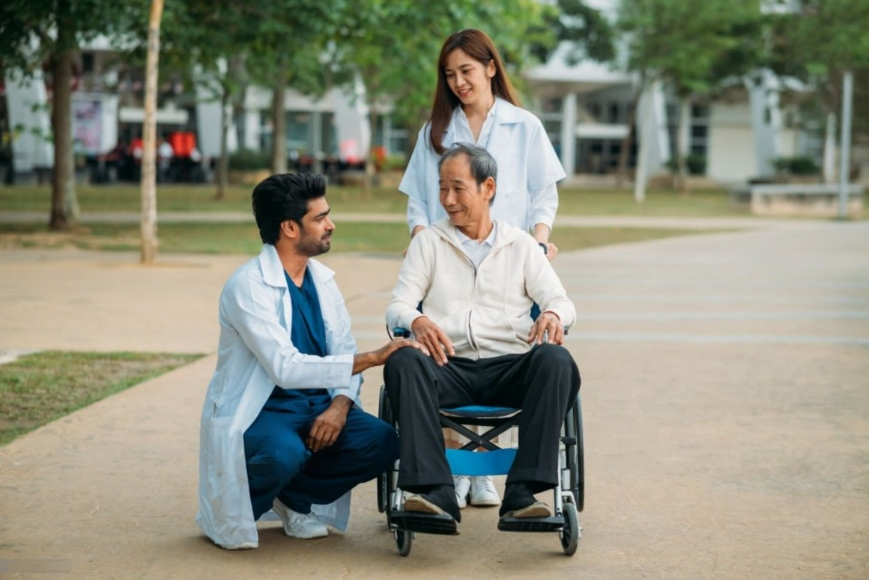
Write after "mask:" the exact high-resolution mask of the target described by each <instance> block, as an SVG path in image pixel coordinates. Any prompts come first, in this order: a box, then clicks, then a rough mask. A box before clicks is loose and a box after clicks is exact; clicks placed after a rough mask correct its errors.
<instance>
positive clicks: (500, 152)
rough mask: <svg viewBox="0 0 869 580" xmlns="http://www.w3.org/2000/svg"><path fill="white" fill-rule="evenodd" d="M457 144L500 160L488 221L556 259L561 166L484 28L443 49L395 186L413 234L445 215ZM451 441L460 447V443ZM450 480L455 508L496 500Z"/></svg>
mask: <svg viewBox="0 0 869 580" xmlns="http://www.w3.org/2000/svg"><path fill="white" fill-rule="evenodd" d="M459 142H464V143H473V144H476V145H478V146H481V147H484V148H485V149H486V150H488V151H489V153H490V154H491V155H492V157H494V158H495V161H496V162H497V163H498V180H497V181H498V190H497V192H496V195H495V199H494V202H493V205H492V218H494V219H498V220H502V221H505V222H507V223H510V224H512V225H514V226H516V227H519V228H522V229H524V230H526V231H530V232H531V233H532V234H533V236H534V238H535V239H536V240H537V242H538V243H539V244H540V245H541V247H542V248H543V250H544V251H545V252H546V255H547V257H548V258H549V259H550V260H552V259H553V258H555V255H556V254H557V253H558V248H557V247H556V246H555V245H554V244H552V243H550V242H549V234H550V232H551V230H552V223H553V221H554V220H555V212H556V210H557V209H558V190H557V189H556V183H557V182H558V181H559V180H561V179H563V178H564V177H565V173H564V169H563V168H562V167H561V162H560V161H559V159H558V156H557V155H556V154H555V150H554V149H553V147H552V143H551V142H550V141H549V137H548V136H547V134H546V131H545V129H544V128H543V124H542V123H541V122H540V120H539V119H538V118H537V117H535V116H534V115H532V114H531V113H529V112H528V111H526V110H525V109H522V108H521V107H520V106H519V101H518V99H517V98H516V95H515V94H514V91H513V87H512V85H511V83H510V79H509V78H508V77H507V73H506V71H505V70H504V65H503V63H502V62H501V57H500V55H499V54H498V50H497V49H496V48H495V45H494V43H493V42H492V39H491V38H489V36H488V35H487V34H486V33H485V32H483V31H481V30H475V29H465V30H460V31H459V32H456V33H454V34H452V35H451V36H450V37H449V38H447V40H446V41H445V42H444V45H443V47H442V48H441V52H440V56H439V57H438V65H437V87H436V89H435V95H434V102H433V104H432V113H431V118H430V119H429V120H428V122H427V123H426V124H425V125H424V126H423V128H422V129H420V132H419V136H418V138H417V141H416V147H415V148H414V150H413V154H412V155H411V157H410V161H409V162H408V166H407V170H406V171H405V173H404V177H403V178H402V180H401V183H400V184H399V186H398V189H399V190H400V191H401V192H402V193H404V194H406V195H407V223H408V227H409V228H410V231H411V237H413V236H415V235H416V234H417V233H418V232H419V231H420V230H422V229H424V228H426V227H428V226H429V225H430V224H432V223H434V222H435V221H437V220H439V219H441V218H443V217H445V216H446V213H445V212H444V210H443V207H442V206H441V204H440V200H439V195H440V187H439V183H438V167H437V163H438V159H439V158H440V156H441V154H443V152H444V151H445V150H446V149H447V148H449V147H450V146H451V145H452V144H453V143H459ZM450 442H451V443H453V446H458V445H456V443H458V441H456V440H452V441H450ZM448 444H449V443H448ZM454 479H455V486H456V496H457V499H458V501H459V506H460V507H465V505H466V504H467V497H468V496H470V501H471V505H475V506H497V505H499V504H500V503H501V500H500V497H499V496H498V492H497V491H496V490H495V486H494V484H493V482H492V479H491V477H471V478H469V477H467V476H455V477H454Z"/></svg>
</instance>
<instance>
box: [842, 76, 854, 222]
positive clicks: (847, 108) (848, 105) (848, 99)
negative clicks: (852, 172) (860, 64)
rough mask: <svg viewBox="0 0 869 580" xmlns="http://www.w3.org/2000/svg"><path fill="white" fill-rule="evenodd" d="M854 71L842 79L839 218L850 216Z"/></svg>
mask: <svg viewBox="0 0 869 580" xmlns="http://www.w3.org/2000/svg"><path fill="white" fill-rule="evenodd" d="M853 97H854V73H853V72H851V71H848V72H846V73H845V78H844V79H842V145H841V154H840V158H839V219H842V220H843V219H845V218H847V217H848V173H849V168H850V166H851V115H852V113H853V110H852V109H853Z"/></svg>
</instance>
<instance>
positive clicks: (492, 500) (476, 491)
mask: <svg viewBox="0 0 869 580" xmlns="http://www.w3.org/2000/svg"><path fill="white" fill-rule="evenodd" d="M470 480H471V505H472V506H477V507H493V506H498V505H501V497H500V496H499V495H498V492H497V490H495V483H494V482H493V481H492V478H491V477H489V476H488V475H486V476H482V477H471V478H470Z"/></svg>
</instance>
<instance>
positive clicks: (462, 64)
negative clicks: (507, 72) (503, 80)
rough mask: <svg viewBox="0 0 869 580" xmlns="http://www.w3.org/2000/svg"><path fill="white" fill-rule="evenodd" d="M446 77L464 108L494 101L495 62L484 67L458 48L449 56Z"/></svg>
mask: <svg viewBox="0 0 869 580" xmlns="http://www.w3.org/2000/svg"><path fill="white" fill-rule="evenodd" d="M444 75H445V76H446V79H447V85H449V87H450V90H451V91H453V94H454V95H456V97H458V98H459V101H461V102H462V106H467V105H473V104H477V103H488V102H489V101H490V100H491V99H492V77H494V76H495V63H494V62H493V61H489V63H488V64H486V65H484V64H483V63H481V62H480V61H478V60H475V59H473V58H471V57H470V56H468V55H467V53H465V51H463V50H462V49H461V48H457V49H455V50H454V51H452V52H451V53H450V54H449V55H447V58H446V63H445V64H444Z"/></svg>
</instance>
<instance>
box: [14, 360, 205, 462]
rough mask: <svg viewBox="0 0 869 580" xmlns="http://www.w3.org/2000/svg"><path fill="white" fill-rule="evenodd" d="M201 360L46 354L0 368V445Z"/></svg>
mask: <svg viewBox="0 0 869 580" xmlns="http://www.w3.org/2000/svg"><path fill="white" fill-rule="evenodd" d="M202 356H203V355H199V354H153V353H134V352H115V353H94V352H60V351H44V352H38V353H34V354H31V355H27V356H24V357H21V358H20V359H18V360H16V361H13V362H11V363H8V364H4V365H0V445H4V444H6V443H9V442H10V441H12V440H13V439H14V438H16V437H18V436H19V435H23V434H24V433H27V432H28V431H32V430H33V429H36V428H37V427H40V426H42V425H45V424H46V423H49V422H51V421H54V420H55V419H58V418H60V417H63V416H64V415H68V414H69V413H72V412H73V411H75V410H77V409H81V408H82V407H85V406H87V405H90V404H91V403H94V402H96V401H99V400H100V399H103V398H105V397H107V396H109V395H112V394H114V393H117V392H120V391H123V390H124V389H126V388H129V387H131V386H133V385H136V384H139V383H141V382H143V381H146V380H148V379H150V378H153V377H156V376H158V375H161V374H163V373H166V372H168V371H171V370H172V369H175V368H178V367H180V366H183V365H185V364H188V363H190V362H192V361H194V360H196V359H198V358H201V357H202Z"/></svg>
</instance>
